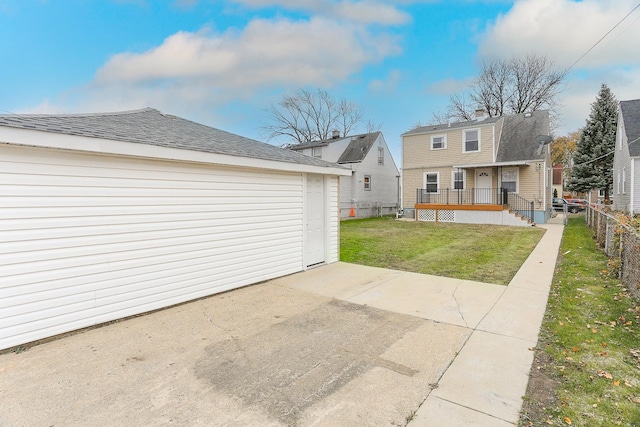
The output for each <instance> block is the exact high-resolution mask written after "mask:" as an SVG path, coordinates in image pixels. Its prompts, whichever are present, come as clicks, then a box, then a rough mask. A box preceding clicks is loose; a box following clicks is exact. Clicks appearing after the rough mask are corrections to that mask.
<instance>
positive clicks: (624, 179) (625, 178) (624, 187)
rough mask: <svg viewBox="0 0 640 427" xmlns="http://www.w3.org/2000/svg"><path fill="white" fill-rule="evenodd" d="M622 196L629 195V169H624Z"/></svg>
mask: <svg viewBox="0 0 640 427" xmlns="http://www.w3.org/2000/svg"><path fill="white" fill-rule="evenodd" d="M622 194H627V168H622Z"/></svg>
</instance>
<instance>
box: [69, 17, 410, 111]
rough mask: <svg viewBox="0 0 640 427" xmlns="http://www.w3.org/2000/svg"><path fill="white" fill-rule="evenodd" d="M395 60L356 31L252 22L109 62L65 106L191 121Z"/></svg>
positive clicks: (349, 26)
mask: <svg viewBox="0 0 640 427" xmlns="http://www.w3.org/2000/svg"><path fill="white" fill-rule="evenodd" d="M398 53H400V48H399V46H398V40H397V39H396V38H394V37H391V36H389V35H385V34H384V33H377V34H373V33H372V32H370V31H369V30H368V29H367V28H366V27H365V26H362V25H359V24H354V23H349V22H338V21H332V20H328V19H324V18H311V19H310V20H301V21H292V20H289V19H284V18H279V19H276V20H265V19H255V20H253V21H251V22H250V23H249V24H248V25H247V26H246V27H245V28H244V29H242V30H237V29H234V30H228V31H226V32H224V33H215V32H213V31H212V30H211V29H208V28H206V29H203V30H201V31H199V32H178V33H176V34H173V35H171V36H169V37H167V38H166V39H165V40H164V41H163V43H162V44H160V45H159V46H157V47H155V48H153V49H150V50H148V51H145V52H141V53H132V52H124V53H120V54H117V55H114V56H113V57H112V58H111V59H109V60H108V61H107V63H106V64H105V65H104V66H103V67H101V68H100V69H99V70H98V72H97V73H96V76H95V79H94V81H93V82H91V83H90V84H88V85H87V86H85V87H84V88H81V89H80V90H78V91H76V92H75V93H73V94H69V96H68V98H75V99H77V100H78V102H77V104H78V108H79V109H81V110H83V111H94V110H100V111H109V110H110V111H115V110H121V109H132V108H142V107H146V106H153V107H156V108H159V109H161V110H163V111H167V112H171V113H173V114H179V115H180V114H188V116H189V117H194V116H193V113H192V112H193V111H209V114H210V112H211V111H215V109H216V108H218V107H220V106H223V105H229V103H233V102H241V101H243V100H244V101H247V100H251V99H256V98H261V97H262V96H263V95H265V94H267V93H269V92H270V91H278V92H279V91H280V90H282V89H286V88H297V87H303V86H319V87H330V86H334V85H336V84H339V83H340V82H344V81H345V80H347V79H348V78H349V77H351V76H353V75H356V74H357V73H358V72H360V71H361V70H362V69H363V68H364V67H366V66H367V65H369V64H372V63H378V62H380V61H382V60H383V59H384V58H386V57H388V56H390V55H395V54H398ZM194 119H195V118H194Z"/></svg>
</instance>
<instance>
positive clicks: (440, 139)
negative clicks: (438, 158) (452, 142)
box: [431, 135, 447, 150]
mask: <svg viewBox="0 0 640 427" xmlns="http://www.w3.org/2000/svg"><path fill="white" fill-rule="evenodd" d="M445 148H447V135H432V136H431V149H432V150H442V149H445Z"/></svg>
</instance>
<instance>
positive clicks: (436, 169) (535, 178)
mask: <svg viewBox="0 0 640 427" xmlns="http://www.w3.org/2000/svg"><path fill="white" fill-rule="evenodd" d="M550 141H551V138H550V137H549V114H548V112H547V111H534V112H532V113H523V114H516V115H510V116H501V117H483V116H482V115H481V114H480V115H479V116H478V118H477V119H476V120H470V121H464V122H458V123H445V124H440V125H430V126H421V127H418V128H415V129H413V130H411V131H409V132H406V133H404V134H403V135H402V151H403V162H402V164H403V167H402V180H403V182H402V188H403V206H402V207H403V209H404V211H405V213H406V214H407V216H410V217H415V218H416V219H417V220H420V221H439V222H461V223H478V224H500V225H530V224H532V223H544V222H546V221H547V219H548V218H549V217H550V215H551V198H552V187H551V185H552V169H551V168H552V166H551V156H550V150H549V145H548V144H549V142H550Z"/></svg>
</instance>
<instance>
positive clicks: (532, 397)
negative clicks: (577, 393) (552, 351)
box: [518, 342, 560, 427]
mask: <svg viewBox="0 0 640 427" xmlns="http://www.w3.org/2000/svg"><path fill="white" fill-rule="evenodd" d="M552 364H553V360H552V358H551V356H550V355H549V354H548V353H547V352H546V351H544V343H542V342H540V343H538V348H537V349H536V351H535V355H534V357H533V364H532V365H531V373H530V375H529V384H528V385H527V393H526V395H525V399H524V402H523V405H522V410H521V411H520V422H519V423H518V425H519V426H524V427H533V426H546V425H548V423H546V421H547V420H549V419H550V418H551V417H550V415H549V409H550V408H553V407H554V406H555V405H556V403H557V400H558V398H557V395H556V393H555V390H556V388H557V387H558V385H559V384H560V381H559V380H558V379H557V378H556V377H555V373H554V369H553V367H552Z"/></svg>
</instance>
